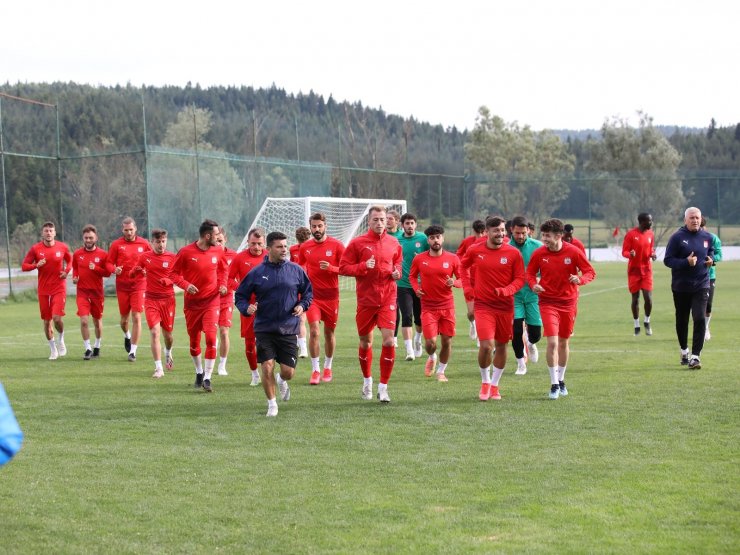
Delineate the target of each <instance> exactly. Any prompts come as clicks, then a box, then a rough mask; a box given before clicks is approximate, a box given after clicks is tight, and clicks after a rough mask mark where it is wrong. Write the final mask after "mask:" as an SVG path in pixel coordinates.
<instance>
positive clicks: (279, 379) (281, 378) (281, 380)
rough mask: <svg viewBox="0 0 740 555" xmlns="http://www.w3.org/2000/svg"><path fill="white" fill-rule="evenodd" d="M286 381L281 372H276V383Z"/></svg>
mask: <svg viewBox="0 0 740 555" xmlns="http://www.w3.org/2000/svg"><path fill="white" fill-rule="evenodd" d="M284 381H285V380H284V379H283V377H282V376H281V375H280V374H275V383H276V384H278V385H280V384H281V383H283V382H284Z"/></svg>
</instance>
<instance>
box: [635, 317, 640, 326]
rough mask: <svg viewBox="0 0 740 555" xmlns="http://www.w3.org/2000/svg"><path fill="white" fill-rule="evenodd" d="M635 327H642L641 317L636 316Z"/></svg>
mask: <svg viewBox="0 0 740 555" xmlns="http://www.w3.org/2000/svg"><path fill="white" fill-rule="evenodd" d="M635 327H636V328H639V327H640V319H639V318H635Z"/></svg>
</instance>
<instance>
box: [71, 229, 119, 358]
mask: <svg viewBox="0 0 740 555" xmlns="http://www.w3.org/2000/svg"><path fill="white" fill-rule="evenodd" d="M97 242H98V230H97V229H96V228H95V226H94V225H92V224H89V225H86V226H85V227H84V228H83V229H82V243H83V247H82V248H80V249H77V250H76V251H75V253H74V254H73V255H72V282H73V283H74V284H76V285H77V316H79V317H80V332H81V333H82V343H83V345H84V348H85V354H84V355H83V356H82V358H83V360H90V359H91V358H98V357H99V356H100V344H101V341H102V337H103V307H104V306H105V293H104V290H103V280H104V279H105V278H107V277H108V276H109V275H110V274H111V268H110V267H109V266H108V253H107V252H105V251H104V250H103V249H101V248H100V247H98V246H97ZM90 316H92V321H93V327H94V328H95V345H94V346H93V345H91V344H90Z"/></svg>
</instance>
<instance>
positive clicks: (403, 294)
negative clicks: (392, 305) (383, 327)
mask: <svg viewBox="0 0 740 555" xmlns="http://www.w3.org/2000/svg"><path fill="white" fill-rule="evenodd" d="M415 296H416V294H415V293H414V290H413V289H411V288H410V287H399V288H398V296H397V298H398V308H399V309H400V310H401V335H402V336H403V346H404V348H405V349H406V360H408V361H411V360H414V358H416V357H415V356H414V341H413V329H412V327H411V326H412V324H413V318H414V300H413V297H415Z"/></svg>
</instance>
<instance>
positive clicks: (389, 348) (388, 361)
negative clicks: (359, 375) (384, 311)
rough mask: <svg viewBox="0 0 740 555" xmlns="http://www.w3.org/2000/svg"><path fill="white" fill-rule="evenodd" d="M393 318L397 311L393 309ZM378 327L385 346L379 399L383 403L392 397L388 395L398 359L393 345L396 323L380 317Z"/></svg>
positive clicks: (381, 353) (381, 365) (381, 359)
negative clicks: (389, 384) (389, 383)
mask: <svg viewBox="0 0 740 555" xmlns="http://www.w3.org/2000/svg"><path fill="white" fill-rule="evenodd" d="M392 318H393V319H395V311H393V317H392ZM378 327H379V328H380V335H381V337H382V340H383V347H382V348H381V351H380V382H379V383H378V400H380V402H381V403H390V401H391V398H390V397H389V396H388V382H389V381H390V379H391V374H392V373H393V365H394V363H395V359H396V348H395V347H394V346H393V329H394V323H393V321H392V320H385V321H383V318H381V317H379V318H378Z"/></svg>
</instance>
